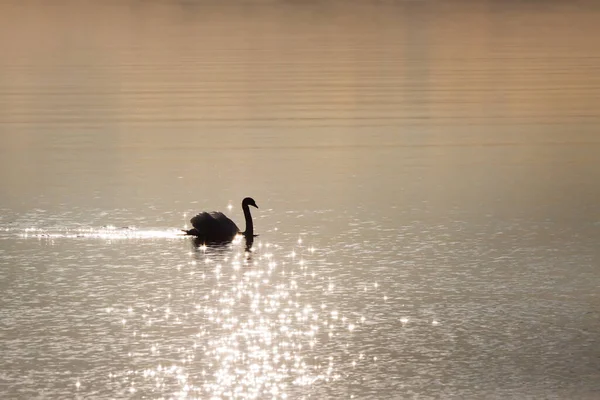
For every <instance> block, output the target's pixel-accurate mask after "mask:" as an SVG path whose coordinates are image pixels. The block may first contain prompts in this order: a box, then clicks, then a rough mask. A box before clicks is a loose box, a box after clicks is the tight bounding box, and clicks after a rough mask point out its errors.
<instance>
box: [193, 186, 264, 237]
mask: <svg viewBox="0 0 600 400" xmlns="http://www.w3.org/2000/svg"><path fill="white" fill-rule="evenodd" d="M250 206H252V207H256V208H258V206H257V205H256V202H255V201H254V199H252V198H251V197H246V198H245V199H244V200H242V210H244V218H245V219H246V230H245V231H244V232H242V231H240V229H239V228H238V227H237V225H236V224H235V223H234V222H233V221H232V220H231V219H229V218H227V216H226V215H225V214H223V213H222V212H217V211H212V212H201V213H200V214H198V215H196V216H195V217H194V218H192V219H191V220H190V223H191V224H192V226H193V227H194V228H193V229H190V230H184V232H185V233H186V234H187V235H192V236H196V237H198V238H199V239H201V240H203V241H204V242H205V243H223V242H230V241H231V240H233V238H234V237H235V236H236V235H237V234H240V233H241V234H242V235H244V236H245V237H246V238H251V237H254V224H253V223H252V215H251V214H250Z"/></svg>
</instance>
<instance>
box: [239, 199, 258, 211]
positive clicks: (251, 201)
mask: <svg viewBox="0 0 600 400" xmlns="http://www.w3.org/2000/svg"><path fill="white" fill-rule="evenodd" d="M243 206H252V207H256V208H258V206H257V205H256V202H255V201H254V199H253V198H252V197H246V198H245V199H244V200H242V207H243Z"/></svg>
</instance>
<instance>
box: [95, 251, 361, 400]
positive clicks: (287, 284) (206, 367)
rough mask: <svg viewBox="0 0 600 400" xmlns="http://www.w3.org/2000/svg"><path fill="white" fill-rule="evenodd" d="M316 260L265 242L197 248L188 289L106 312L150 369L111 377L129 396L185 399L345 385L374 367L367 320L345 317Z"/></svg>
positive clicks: (185, 269) (186, 270) (183, 268)
mask: <svg viewBox="0 0 600 400" xmlns="http://www.w3.org/2000/svg"><path fill="white" fill-rule="evenodd" d="M314 252H315V249H314V248H313V247H303V246H301V245H299V247H298V248H296V249H294V250H285V249H282V248H280V247H278V246H275V245H271V244H269V243H265V244H263V243H261V242H258V243H256V245H255V248H254V249H253V251H251V252H245V251H243V250H242V249H241V247H240V246H239V243H234V244H233V245H232V247H231V248H229V249H227V251H225V252H215V251H214V249H213V248H210V247H209V248H206V247H200V248H197V249H196V250H194V251H193V252H191V253H190V258H191V259H190V261H188V262H187V263H186V264H184V265H180V266H178V267H177V273H178V274H179V276H180V277H181V278H182V279H185V280H186V282H187V283H188V284H187V285H186V287H185V289H183V290H181V291H179V292H177V293H171V292H169V293H167V294H166V295H165V296H164V297H162V298H160V299H158V301H155V302H149V303H146V304H141V305H139V306H138V307H123V306H115V307H109V308H107V309H106V310H105V312H106V313H108V314H110V315H112V316H113V318H114V321H113V323H114V324H120V325H122V326H123V331H122V334H123V335H126V336H127V337H128V338H129V339H128V345H129V346H130V348H131V350H130V352H129V357H132V358H133V359H139V360H145V362H144V363H142V364H146V365H144V366H143V367H141V366H140V365H139V364H138V365H137V368H133V369H131V370H126V371H111V373H110V378H111V379H113V380H117V381H120V382H121V384H123V385H125V386H127V387H128V389H127V390H129V391H131V392H134V391H138V390H139V391H142V392H144V395H156V394H160V395H172V396H175V397H181V398H187V397H192V398H195V397H197V398H206V397H207V396H210V397H211V398H266V397H274V398H286V397H288V396H289V395H290V393H294V389H293V388H294V387H306V386H309V388H308V390H306V391H305V393H310V392H311V390H310V387H311V386H313V385H318V384H319V382H330V381H337V380H343V379H347V378H348V373H347V372H345V373H343V372H341V370H340V367H342V370H352V369H353V368H355V367H356V366H357V364H360V363H363V362H365V361H366V357H365V354H363V353H360V352H359V351H358V350H356V349H355V344H354V343H353V331H355V330H357V329H360V327H361V326H362V325H363V324H364V323H365V321H366V318H365V316H363V315H361V314H360V313H357V312H347V311H344V310H339V309H338V308H337V304H339V302H338V301H337V299H336V283H335V282H334V281H333V280H332V279H330V278H328V277H327V276H323V275H321V273H320V272H319V266H318V265H314V264H313V263H312V262H311V258H310V257H311V255H312V254H313V253H314ZM309 288H310V289H309ZM308 293H310V294H311V295H310V296H308V295H307V294H308ZM172 330H178V331H179V332H180V333H185V334H181V335H179V337H178V339H177V341H176V343H173V341H172V339H173V338H172V337H169V338H166V337H164V336H163V333H164V332H165V331H172ZM136 364H137V363H136ZM295 393H296V395H294V396H292V398H297V395H298V391H296V392H295Z"/></svg>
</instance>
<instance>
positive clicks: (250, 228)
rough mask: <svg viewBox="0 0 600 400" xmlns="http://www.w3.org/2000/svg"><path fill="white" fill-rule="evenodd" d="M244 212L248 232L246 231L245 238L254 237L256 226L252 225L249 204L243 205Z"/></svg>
mask: <svg viewBox="0 0 600 400" xmlns="http://www.w3.org/2000/svg"><path fill="white" fill-rule="evenodd" d="M242 209H243V210H244V218H245V219H246V230H245V231H244V235H245V236H253V235H254V225H253V224H252V215H250V207H248V205H247V204H244V205H242Z"/></svg>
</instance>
